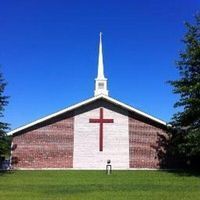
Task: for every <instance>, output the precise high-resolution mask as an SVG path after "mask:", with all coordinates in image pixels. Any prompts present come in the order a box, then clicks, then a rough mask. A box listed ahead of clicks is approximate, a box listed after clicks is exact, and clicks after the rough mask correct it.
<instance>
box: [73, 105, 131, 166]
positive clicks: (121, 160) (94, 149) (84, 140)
mask: <svg viewBox="0 0 200 200" xmlns="http://www.w3.org/2000/svg"><path fill="white" fill-rule="evenodd" d="M103 113H104V118H105V119H108V118H109V119H113V120H114V123H104V124H103V151H99V126H100V125H99V123H89V119H90V118H95V119H99V117H100V108H97V109H94V110H90V111H87V112H84V113H82V114H77V115H75V119H74V156H73V168H75V169H105V166H106V163H107V160H111V164H112V167H113V169H128V168H129V132H128V116H125V115H122V114H120V113H118V112H115V111H112V110H109V109H106V108H103Z"/></svg>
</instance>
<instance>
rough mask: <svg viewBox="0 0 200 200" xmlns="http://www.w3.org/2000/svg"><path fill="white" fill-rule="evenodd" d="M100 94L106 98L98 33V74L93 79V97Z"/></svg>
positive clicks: (100, 39) (101, 49)
mask: <svg viewBox="0 0 200 200" xmlns="http://www.w3.org/2000/svg"><path fill="white" fill-rule="evenodd" d="M100 94H104V95H107V96H108V90H107V79H106V78H105V76H104V65H103V48H102V32H100V34H99V58H98V73H97V78H96V79H95V91H94V96H98V95H100Z"/></svg>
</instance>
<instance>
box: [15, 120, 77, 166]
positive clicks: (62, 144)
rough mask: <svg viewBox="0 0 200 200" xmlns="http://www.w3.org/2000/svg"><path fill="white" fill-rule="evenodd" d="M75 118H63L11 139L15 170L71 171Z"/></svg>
mask: <svg viewBox="0 0 200 200" xmlns="http://www.w3.org/2000/svg"><path fill="white" fill-rule="evenodd" d="M73 122H74V119H73V118H67V119H62V120H61V121H57V122H54V123H51V124H47V125H44V126H42V127H39V128H35V129H34V130H30V131H27V132H25V133H23V134H19V135H16V136H14V137H13V150H12V160H13V167H14V168H15V169H17V168H72V167H73V143H74V134H73V133H74V123H73Z"/></svg>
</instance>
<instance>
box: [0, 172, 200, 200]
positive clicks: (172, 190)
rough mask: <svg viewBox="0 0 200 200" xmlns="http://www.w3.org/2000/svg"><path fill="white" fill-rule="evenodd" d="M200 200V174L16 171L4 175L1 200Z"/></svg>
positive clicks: (0, 182) (0, 174)
mask: <svg viewBox="0 0 200 200" xmlns="http://www.w3.org/2000/svg"><path fill="white" fill-rule="evenodd" d="M4 199H6V200H18V199H19V200H29V199H34V200H36V199H37V200H40V199H42V200H46V199H47V200H50V199H52V200H63V199H67V200H78V199H87V200H95V199H109V200H110V199H114V200H118V199H123V200H125V199H137V200H140V199H142V200H146V199H152V200H157V199H159V200H165V199H166V200H168V199H169V200H173V199H176V200H179V199H181V200H185V199H193V200H194V199H200V173H199V174H198V173H197V174H190V173H185V172H167V171H114V172H113V174H112V175H106V174H105V173H104V172H103V171H70V170H69V171H14V172H7V173H3V172H2V173H0V200H4Z"/></svg>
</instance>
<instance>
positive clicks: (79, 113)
mask: <svg viewBox="0 0 200 200" xmlns="http://www.w3.org/2000/svg"><path fill="white" fill-rule="evenodd" d="M101 107H103V109H104V117H105V118H110V119H113V120H114V123H110V124H104V128H103V129H104V130H103V131H104V137H103V151H102V152H100V151H99V124H95V123H89V119H90V118H99V109H100V108H101ZM166 145H167V134H166V131H165V129H164V128H163V127H160V126H158V124H155V123H153V122H152V121H150V120H147V119H144V118H142V117H138V116H136V115H135V114H134V113H128V111H126V110H124V109H122V108H120V107H118V106H115V105H113V104H111V103H108V102H105V101H97V102H94V103H92V104H89V105H87V106H84V107H81V108H78V109H76V110H74V111H73V112H72V113H68V114H67V113H66V114H65V116H58V117H57V118H56V119H52V120H51V121H45V122H44V123H43V124H39V125H37V126H35V127H32V128H31V129H29V130H25V131H23V132H19V133H17V134H15V135H14V137H13V149H12V158H13V159H12V161H13V162H12V166H13V167H14V168H15V169H18V168H35V169H39V168H75V169H105V165H106V161H107V160H108V159H110V160H111V162H112V165H113V169H129V168H163V167H164V166H165V164H166V159H165V151H166Z"/></svg>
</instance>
